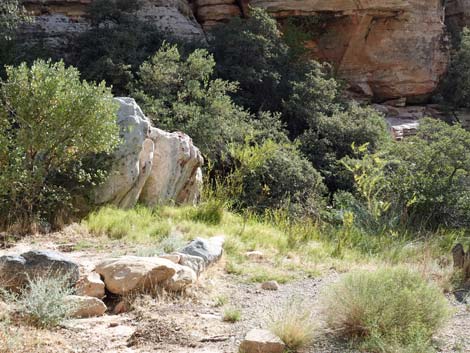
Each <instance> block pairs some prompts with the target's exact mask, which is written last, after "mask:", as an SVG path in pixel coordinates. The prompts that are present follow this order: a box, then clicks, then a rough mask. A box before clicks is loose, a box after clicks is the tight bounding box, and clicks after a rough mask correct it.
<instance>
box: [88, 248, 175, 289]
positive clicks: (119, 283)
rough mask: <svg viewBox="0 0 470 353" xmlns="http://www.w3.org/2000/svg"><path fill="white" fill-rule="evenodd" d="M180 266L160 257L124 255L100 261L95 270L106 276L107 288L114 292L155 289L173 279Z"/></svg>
mask: <svg viewBox="0 0 470 353" xmlns="http://www.w3.org/2000/svg"><path fill="white" fill-rule="evenodd" d="M179 270H180V266H179V265H177V264H175V263H174V262H172V261H170V260H167V259H163V258H160V257H138V256H123V257H119V258H112V259H106V260H103V261H102V262H100V263H99V264H98V265H97V266H96V268H95V271H96V272H97V273H98V274H100V275H101V276H102V277H103V278H104V283H105V285H106V288H107V289H108V290H109V291H110V292H111V293H114V294H119V295H123V294H127V293H130V292H135V291H145V290H153V289H155V288H156V285H157V284H159V283H162V282H164V281H167V280H169V279H171V278H172V277H173V276H174V275H175V274H176V273H177V272H178V271H179Z"/></svg>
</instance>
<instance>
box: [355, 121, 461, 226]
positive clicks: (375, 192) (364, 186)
mask: <svg viewBox="0 0 470 353" xmlns="http://www.w3.org/2000/svg"><path fill="white" fill-rule="evenodd" d="M469 149H470V132H468V131H466V130H464V129H463V128H462V127H461V126H459V125H454V126H451V125H448V124H446V123H445V122H442V121H438V120H433V119H423V120H421V125H420V128H419V132H418V134H417V135H416V136H414V137H411V138H407V139H405V140H404V141H402V142H395V143H392V144H389V145H388V146H387V147H386V148H385V149H384V150H382V151H379V152H378V153H376V154H371V155H366V156H365V157H364V158H363V159H362V160H361V161H357V160H349V161H346V164H347V165H348V166H349V168H350V170H351V171H352V172H353V173H354V177H355V180H356V185H357V186H358V191H359V193H358V195H357V198H358V200H357V201H359V202H358V203H357V204H358V205H362V210H363V213H364V214H369V215H371V217H372V218H374V219H376V220H380V218H382V219H383V220H385V222H389V221H392V222H391V223H395V224H398V225H401V226H403V227H413V228H421V227H424V228H437V227H439V226H448V227H466V226H468V225H469V219H470V191H469V190H470V155H469V153H468V151H469Z"/></svg>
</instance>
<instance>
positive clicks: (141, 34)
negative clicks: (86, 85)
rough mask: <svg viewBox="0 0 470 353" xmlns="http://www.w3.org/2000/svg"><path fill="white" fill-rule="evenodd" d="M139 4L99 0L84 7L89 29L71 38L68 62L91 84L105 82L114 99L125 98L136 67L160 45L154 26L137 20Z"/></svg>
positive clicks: (159, 34)
mask: <svg viewBox="0 0 470 353" xmlns="http://www.w3.org/2000/svg"><path fill="white" fill-rule="evenodd" d="M140 7H141V1H127V0H111V1H110V0H98V1H93V2H92V3H91V4H90V5H89V6H88V7H87V13H88V16H89V19H90V21H91V23H92V27H91V28H90V29H89V30H88V31H86V32H84V33H82V34H80V35H79V36H77V37H74V38H73V39H72V41H71V43H70V47H69V48H68V49H67V51H68V53H69V55H68V56H67V60H68V62H69V63H71V64H72V65H74V66H76V67H78V69H79V70H80V72H81V73H82V76H83V77H84V78H85V79H86V80H90V81H96V82H101V81H103V80H104V81H106V82H107V83H108V84H109V85H112V87H113V92H114V93H115V94H116V95H128V94H129V88H128V86H129V84H130V83H131V82H132V80H134V78H135V73H136V72H137V70H138V68H139V66H140V65H141V64H142V63H143V62H144V61H145V60H146V59H147V58H148V57H149V56H151V55H152V54H154V53H155V51H157V50H158V48H159V47H160V46H161V44H162V42H163V38H164V35H163V34H162V33H161V32H160V30H159V29H158V28H157V27H156V26H155V25H153V24H151V23H149V22H145V21H142V20H140V19H139V18H138V17H137V15H136V11H137V10H139V9H140Z"/></svg>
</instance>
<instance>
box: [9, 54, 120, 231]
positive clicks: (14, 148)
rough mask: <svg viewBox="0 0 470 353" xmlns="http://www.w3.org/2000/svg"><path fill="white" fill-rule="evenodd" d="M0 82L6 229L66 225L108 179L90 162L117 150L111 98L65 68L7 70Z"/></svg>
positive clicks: (102, 86) (37, 65)
mask: <svg viewBox="0 0 470 353" xmlns="http://www.w3.org/2000/svg"><path fill="white" fill-rule="evenodd" d="M7 75H8V78H7V79H6V80H5V81H2V82H0V127H1V129H0V168H1V170H2V172H1V174H0V200H1V202H0V217H1V223H2V226H3V227H5V226H7V227H8V226H19V228H18V229H21V230H33V229H34V227H35V225H38V224H40V223H41V222H42V221H46V222H49V223H50V224H52V225H55V224H60V219H61V217H62V216H64V217H66V216H67V209H70V208H71V207H72V197H74V196H78V195H80V194H82V195H83V194H84V192H85V191H86V188H89V187H90V186H91V185H93V184H94V182H95V181H96V180H98V179H100V178H102V176H103V175H102V171H103V169H104V165H99V164H91V163H90V160H89V158H90V157H93V156H96V155H99V154H100V153H106V152H110V151H111V150H112V149H113V148H114V147H115V146H116V144H117V142H118V127H117V125H116V123H115V120H116V118H115V114H116V111H117V107H116V105H115V103H114V102H113V100H112V95H111V92H110V90H109V89H108V88H107V87H106V86H105V84H104V83H101V84H99V85H94V84H89V83H87V82H82V81H80V78H79V72H78V71H77V70H76V69H73V68H66V67H65V65H64V64H63V63H62V62H59V63H51V62H45V61H37V62H35V64H34V65H33V66H32V67H31V68H29V67H28V66H27V65H26V64H22V65H20V66H19V67H17V68H14V67H7Z"/></svg>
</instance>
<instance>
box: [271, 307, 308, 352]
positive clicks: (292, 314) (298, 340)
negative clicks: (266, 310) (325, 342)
mask: <svg viewBox="0 0 470 353" xmlns="http://www.w3.org/2000/svg"><path fill="white" fill-rule="evenodd" d="M268 325H269V328H270V330H271V331H272V332H273V333H274V334H275V335H277V336H278V337H279V338H280V339H281V340H282V341H283V342H284V343H285V344H286V346H287V347H288V348H289V349H290V350H293V351H296V350H297V349H299V348H302V347H305V346H308V345H309V344H311V343H312V341H313V339H314V337H315V333H316V330H317V324H316V320H315V317H314V315H313V312H312V309H311V306H310V305H309V304H307V303H305V302H304V301H302V300H301V298H291V299H290V300H289V301H288V302H286V303H285V304H284V305H282V306H280V307H279V308H276V309H273V312H271V313H270V315H269V322H268Z"/></svg>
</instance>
